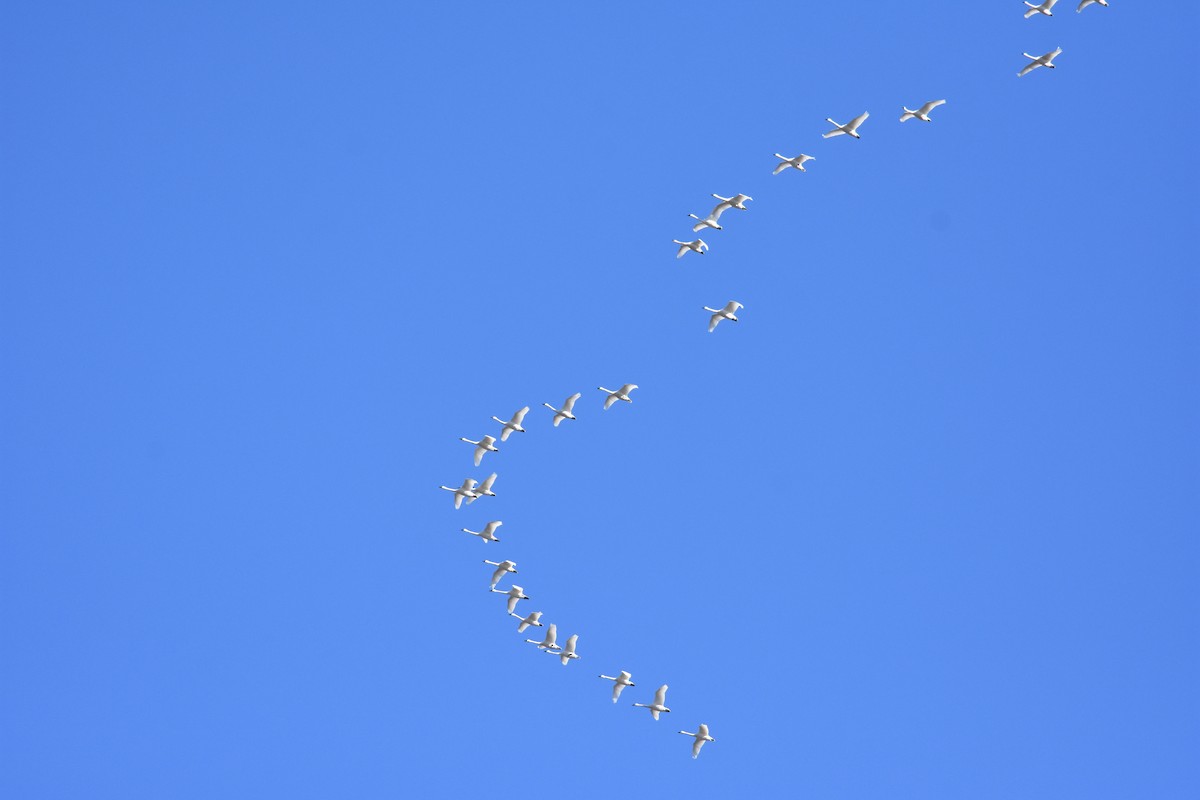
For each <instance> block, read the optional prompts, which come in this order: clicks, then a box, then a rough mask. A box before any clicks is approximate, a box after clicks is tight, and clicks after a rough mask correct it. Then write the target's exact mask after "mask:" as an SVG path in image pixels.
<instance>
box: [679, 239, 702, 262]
mask: <svg viewBox="0 0 1200 800" xmlns="http://www.w3.org/2000/svg"><path fill="white" fill-rule="evenodd" d="M671 241H672V242H674V243H675V244H677V245H679V252H678V253H676V254H675V257H676V258H683V254H684V253H686V252H687V251H688V250H691V251H692V252H693V253H699V254H700V255H704V251H705V250H707V249H708V243H707V242H705V241H704V240H703V239H696V240H695V241H693V242H681V241H679V240H678V239H672V240H671Z"/></svg>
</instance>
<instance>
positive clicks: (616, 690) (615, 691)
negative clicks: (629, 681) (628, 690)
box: [613, 681, 625, 703]
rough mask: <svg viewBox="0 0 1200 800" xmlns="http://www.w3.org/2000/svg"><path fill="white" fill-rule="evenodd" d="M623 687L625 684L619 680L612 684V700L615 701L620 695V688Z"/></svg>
mask: <svg viewBox="0 0 1200 800" xmlns="http://www.w3.org/2000/svg"><path fill="white" fill-rule="evenodd" d="M624 688H625V684H623V683H621V682H620V681H618V682H616V683H614V684H613V702H614V703H615V702H617V698H618V697H620V696H621V690H622V689H624Z"/></svg>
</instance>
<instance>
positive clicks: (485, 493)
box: [467, 472, 496, 505]
mask: <svg viewBox="0 0 1200 800" xmlns="http://www.w3.org/2000/svg"><path fill="white" fill-rule="evenodd" d="M495 482H496V473H494V472H493V473H492V474H491V475H488V476H487V477H486V478H484V479H483V483H481V484H479V485H478V486H476V487H475V490H474V491H473V492H472V493H471V496H470V497H469V498H467V505H471V503H474V502H475V501H476V500H478V499H479V498H481V497H495V496H496V493H495V492H493V491H492V484H493V483H495Z"/></svg>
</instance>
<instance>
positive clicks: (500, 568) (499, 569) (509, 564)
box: [483, 558, 517, 611]
mask: <svg viewBox="0 0 1200 800" xmlns="http://www.w3.org/2000/svg"><path fill="white" fill-rule="evenodd" d="M483 563H485V564H491V565H492V566H493V567H495V568H496V571H495V572H493V573H492V583H491V585H490V586H488V588H489V589H491V590H492V591H495V590H496V584H498V583H499V582H500V581H501V580H503V579H504V576H505V575H506V574H507V573H509V572H516V571H517V562H515V561H509V560H507V559H505V560H504V561H488V560H487V559H486V558H485V559H484V560H483ZM509 611H512V609H511V608H510V609H509Z"/></svg>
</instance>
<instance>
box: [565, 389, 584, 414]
mask: <svg viewBox="0 0 1200 800" xmlns="http://www.w3.org/2000/svg"><path fill="white" fill-rule="evenodd" d="M581 397H583V395H582V394H581V393H579V392H576V393H575V394H573V395H571V396H570V397H568V398H567V402H565V403H563V407H562V410H563V411H567V412H570V411H572V410H574V408H575V401H576V400H578V399H579V398H581Z"/></svg>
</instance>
